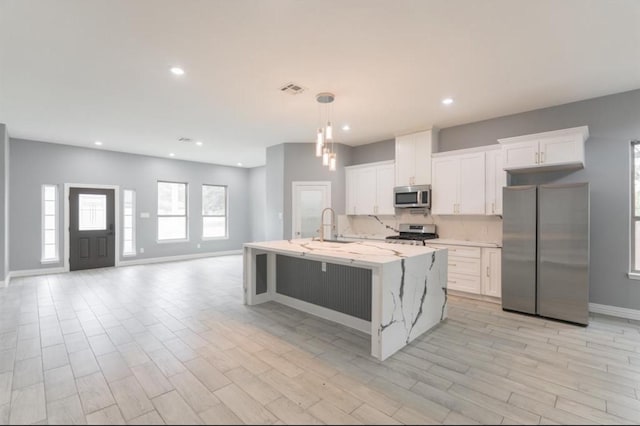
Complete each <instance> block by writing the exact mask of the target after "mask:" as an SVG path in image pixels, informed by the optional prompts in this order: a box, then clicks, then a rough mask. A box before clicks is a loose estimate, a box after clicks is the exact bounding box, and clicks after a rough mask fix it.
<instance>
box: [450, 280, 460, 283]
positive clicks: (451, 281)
mask: <svg viewBox="0 0 640 426" xmlns="http://www.w3.org/2000/svg"><path fill="white" fill-rule="evenodd" d="M449 282H450V283H451V284H458V281H453V280H449Z"/></svg>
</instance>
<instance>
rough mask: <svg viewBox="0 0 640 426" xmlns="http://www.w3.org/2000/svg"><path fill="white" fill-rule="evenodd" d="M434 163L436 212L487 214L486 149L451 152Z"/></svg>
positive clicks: (434, 201) (433, 194)
mask: <svg viewBox="0 0 640 426" xmlns="http://www.w3.org/2000/svg"><path fill="white" fill-rule="evenodd" d="M432 164H433V175H432V184H431V189H432V206H431V213H432V214H434V215H453V214H466V215H484V214H485V178H486V176H485V153H484V152H473V153H468V154H449V153H447V154H446V155H443V156H439V157H437V158H434V159H433V162H432Z"/></svg>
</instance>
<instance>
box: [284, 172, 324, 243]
mask: <svg viewBox="0 0 640 426" xmlns="http://www.w3.org/2000/svg"><path fill="white" fill-rule="evenodd" d="M292 201H293V206H292V225H293V232H292V235H293V238H312V237H316V236H318V235H319V232H318V231H319V229H320V222H321V217H320V216H321V214H322V210H323V209H325V208H327V207H331V182H293V192H292ZM325 222H326V224H327V225H326V226H325V229H324V235H325V236H326V238H330V237H329V236H330V235H331V228H332V226H333V223H331V215H330V214H329V213H327V214H326V216H325Z"/></svg>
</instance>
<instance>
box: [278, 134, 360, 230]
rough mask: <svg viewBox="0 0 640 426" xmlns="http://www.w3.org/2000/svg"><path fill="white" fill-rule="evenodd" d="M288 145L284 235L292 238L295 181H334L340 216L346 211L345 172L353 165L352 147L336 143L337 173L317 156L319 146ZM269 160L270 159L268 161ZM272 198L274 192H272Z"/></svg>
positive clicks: (333, 201)
mask: <svg viewBox="0 0 640 426" xmlns="http://www.w3.org/2000/svg"><path fill="white" fill-rule="evenodd" d="M283 146H284V179H283V187H282V191H283V194H284V196H283V202H284V204H283V206H284V207H283V209H284V223H283V231H284V232H283V235H284V238H285V239H290V238H291V234H292V232H291V227H292V212H291V209H292V205H291V203H292V200H291V198H292V197H291V192H292V182H295V181H330V182H331V206H332V207H333V209H334V210H335V211H336V213H337V214H344V212H345V200H346V193H345V172H344V167H345V166H348V165H350V164H351V149H352V148H351V147H350V146H347V145H342V144H335V145H334V148H335V152H336V154H337V161H336V171H334V172H332V171H329V168H328V167H325V166H323V165H322V161H321V159H320V158H317V157H316V156H315V145H314V144H311V143H285V144H283ZM267 161H268V158H267ZM269 194H270V196H271V193H269Z"/></svg>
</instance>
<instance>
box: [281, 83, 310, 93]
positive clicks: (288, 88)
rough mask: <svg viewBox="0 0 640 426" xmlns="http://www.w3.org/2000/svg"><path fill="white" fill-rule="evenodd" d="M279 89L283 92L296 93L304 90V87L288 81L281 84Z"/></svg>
mask: <svg viewBox="0 0 640 426" xmlns="http://www.w3.org/2000/svg"><path fill="white" fill-rule="evenodd" d="M280 91H281V92H284V93H289V94H290V95H297V94H298V93H302V92H304V87H302V86H300V85H299V84H295V83H288V84H285V85H284V86H282V87H281V88H280Z"/></svg>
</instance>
